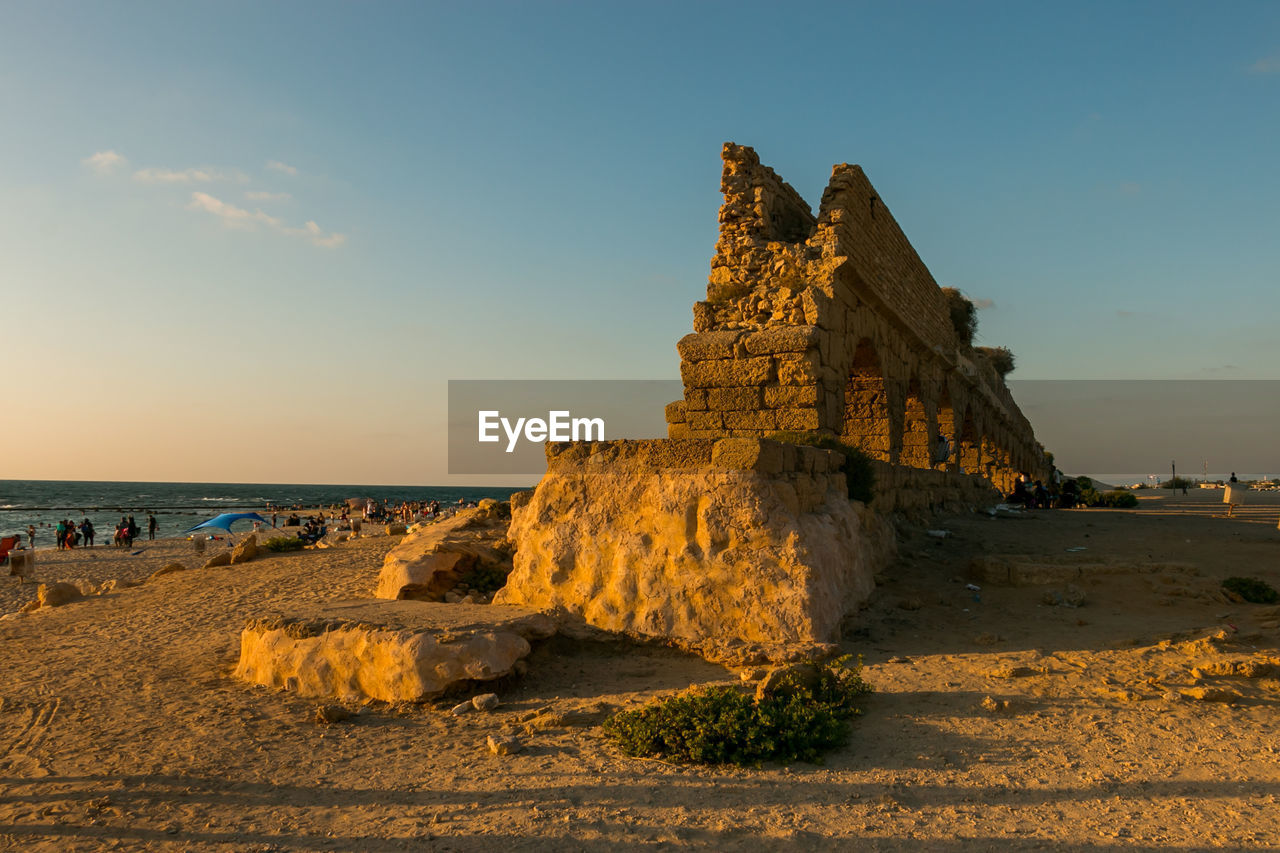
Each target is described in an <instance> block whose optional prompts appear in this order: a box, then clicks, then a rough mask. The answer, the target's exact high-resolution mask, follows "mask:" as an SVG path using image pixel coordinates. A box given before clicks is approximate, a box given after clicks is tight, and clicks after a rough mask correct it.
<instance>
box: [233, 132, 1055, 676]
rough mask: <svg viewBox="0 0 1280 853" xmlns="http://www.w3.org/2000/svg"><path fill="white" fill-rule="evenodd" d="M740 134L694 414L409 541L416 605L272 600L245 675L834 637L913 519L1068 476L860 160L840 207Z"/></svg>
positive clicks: (584, 452)
mask: <svg viewBox="0 0 1280 853" xmlns="http://www.w3.org/2000/svg"><path fill="white" fill-rule="evenodd" d="M723 159H724V171H723V175H722V179H721V188H722V191H723V193H724V204H723V206H722V207H721V208H720V237H719V241H718V242H717V244H716V255H715V257H714V258H713V259H712V262H711V276H710V281H709V283H708V286H707V299H706V300H705V301H703V302H698V303H696V304H695V305H694V323H693V325H694V331H693V333H692V334H690V335H687V336H685V337H684V338H682V339H681V340H680V342H679V344H678V349H679V353H680V357H681V377H682V379H683V382H684V399H683V400H679V401H676V402H674V403H672V404H670V405H669V406H668V407H667V410H666V417H667V423H668V438H666V439H656V440H642V441H628V440H620V441H602V442H576V443H549V444H548V445H547V450H546V452H547V473H546V475H545V476H544V477H543V478H542V480H541V481H540V482H539V483H538V485H537V487H536V489H534V490H533V491H532V492H524V493H518V494H517V495H515V496H513V498H512V501H511V507H510V513H511V518H510V524H509V526H508V524H507V521H506V518H505V512H506V510H505V507H499V506H497V505H490V506H485V507H482V508H480V509H479V510H476V511H473V513H471V514H468V515H466V516H464V517H459V518H455V519H453V520H451V521H447V522H444V523H442V524H440V525H436V526H433V527H428V528H426V529H423V530H422V531H420V532H418V533H414V534H411V535H410V536H408V537H407V538H406V539H405V540H404V541H403V542H402V543H401V545H400V546H399V547H397V548H396V549H394V550H393V551H392V552H391V553H390V554H388V555H387V559H386V563H385V564H384V567H383V571H382V575H381V577H380V578H379V581H378V589H377V593H376V594H377V596H378V597H379V598H383V599H400V600H399V601H394V602H392V601H385V602H382V603H383V604H384V605H386V606H387V607H388V608H390V609H388V610H387V611H386V613H387V614H390V615H387V616H386V619H384V620H383V621H386V620H388V619H389V620H390V621H391V622H392V623H393V624H391V625H390V626H389V627H387V626H382V627H379V626H378V625H377V624H376V621H371V614H372V613H374V612H376V611H375V610H371V609H370V607H369V604H368V603H361V602H348V603H341V604H340V605H335V606H337V607H338V609H339V610H340V609H341V608H342V607H346V608H348V610H350V613H346V612H344V613H343V614H341V616H342V618H339V619H338V620H337V621H334V620H335V617H336V616H337V615H338V614H336V613H331V612H328V610H333V608H332V607H331V608H328V610H326V612H324V613H314V612H311V611H307V612H301V611H300V612H299V613H295V614H283V615H279V614H278V615H275V616H272V617H271V618H268V619H265V620H257V621H256V622H254V623H251V624H250V626H249V627H247V628H246V629H245V632H244V634H243V635H242V638H241V642H242V655H241V665H240V667H239V669H238V672H239V673H240V675H241V677H243V678H246V679H247V680H250V681H255V682H257V683H260V684H274V685H277V686H279V685H282V684H284V685H290V684H292V685H293V686H294V688H295V689H298V690H300V691H302V692H309V693H311V694H312V695H323V694H325V693H328V694H329V695H356V694H360V693H364V694H365V695H377V696H379V697H397V698H401V699H414V700H417V699H422V698H429V697H430V696H432V695H438V693H439V692H440V691H441V690H443V689H446V688H447V687H448V685H449V684H450V683H454V682H456V680H457V679H464V678H469V679H473V680H483V679H491V678H496V677H500V676H501V675H503V674H504V673H506V672H508V671H510V668H511V667H512V666H513V665H514V662H515V660H516V659H518V658H519V657H522V656H523V655H524V654H526V653H527V652H528V649H529V641H530V640H535V639H537V638H540V637H543V636H546V635H547V634H549V633H550V632H551V631H553V630H554V631H560V632H565V631H570V632H573V631H585V632H587V633H588V634H589V633H590V632H592V631H599V632H607V633H611V634H625V635H630V636H635V637H643V638H657V639H661V640H664V641H668V642H674V643H676V644H677V645H680V646H683V647H685V648H689V649H692V650H695V651H697V652H699V653H701V654H703V655H704V656H706V657H708V658H712V659H718V660H722V661H732V662H746V661H759V660H780V659H788V658H795V657H796V656H798V655H800V656H803V655H807V654H812V653H813V652H814V651H815V650H817V651H822V650H823V647H824V646H825V647H826V648H827V649H829V648H830V646H829V644H831V643H834V642H836V641H838V640H839V638H840V634H841V627H842V623H844V622H845V621H846V620H848V619H849V618H851V617H853V618H856V612H857V610H858V608H859V607H860V606H861V605H862V604H863V603H864V602H865V601H866V599H867V598H868V597H869V596H870V594H871V592H872V589H873V587H874V575H875V573H876V572H877V571H880V570H881V569H883V568H884V567H886V566H888V565H889V563H890V562H891V561H892V559H893V556H894V553H895V550H896V545H895V537H894V530H893V522H892V519H893V518H895V517H900V516H903V515H907V516H911V515H920V516H922V515H924V514H927V513H929V512H931V511H937V510H960V509H966V508H969V507H973V506H976V505H979V504H990V503H992V502H994V501H995V500H997V499H998V497H999V492H1000V491H1005V490H1008V489H1010V488H1011V487H1012V484H1013V480H1014V479H1015V478H1016V476H1017V475H1018V474H1019V473H1026V474H1028V475H1029V476H1031V477H1032V478H1033V479H1046V478H1047V477H1048V475H1049V473H1050V471H1051V466H1050V464H1049V460H1048V458H1047V457H1046V454H1045V453H1044V449H1043V448H1042V447H1041V446H1040V445H1039V444H1038V443H1037V442H1036V440H1035V436H1034V434H1033V433H1032V429H1031V425H1030V423H1029V422H1028V421H1027V419H1026V418H1025V417H1024V416H1023V415H1022V413H1021V411H1020V410H1019V409H1018V406H1017V404H1016V403H1015V402H1014V400H1013V397H1012V396H1011V395H1010V393H1009V390H1008V388H1007V387H1006V386H1005V383H1004V380H1003V378H1002V376H1001V374H1000V373H999V372H998V371H997V369H996V366H995V365H994V364H992V363H991V361H990V360H989V359H988V358H987V357H986V356H984V354H983V353H982V352H981V351H978V350H975V349H973V348H972V347H971V346H969V344H968V343H967V342H965V341H963V340H961V338H960V336H959V335H958V334H957V331H956V329H955V327H954V325H953V323H952V319H951V315H950V311H949V307H948V303H947V301H946V297H945V296H944V294H943V292H942V290H941V289H940V288H939V287H938V285H937V283H936V282H935V281H934V279H933V277H932V276H931V275H930V274H929V271H928V269H927V268H926V267H925V265H924V263H923V262H922V261H921V260H920V258H919V256H918V255H917V254H916V252H915V250H914V249H913V248H912V247H911V244H910V243H909V242H908V241H907V238H906V237H905V235H903V233H902V231H901V229H900V228H899V227H898V224H897V223H896V222H895V221H894V219H893V216H892V215H891V214H890V212H889V209H888V207H887V206H886V205H885V204H884V202H883V201H882V200H881V198H880V197H879V195H878V194H877V193H876V191H875V189H874V188H873V187H872V186H871V184H870V182H869V181H868V180H867V178H866V176H865V175H864V174H863V172H862V170H861V169H860V168H859V167H857V166H849V165H843V164H842V165H837V166H836V167H835V168H834V169H833V172H832V177H831V182H830V184H829V185H828V187H827V189H826V191H825V192H824V193H823V196H822V203H821V206H820V209H819V212H818V215H817V216H814V215H813V213H812V212H811V211H810V209H809V207H808V205H807V204H806V203H805V202H804V200H803V199H802V198H801V197H800V195H799V194H798V193H797V192H796V191H795V190H794V189H792V188H791V187H790V186H789V185H788V184H786V183H785V182H783V181H782V180H781V179H780V178H779V177H778V176H777V175H776V174H775V173H774V172H773V170H772V169H769V168H768V167H766V166H763V165H761V163H760V160H759V158H758V157H757V156H756V153H755V152H754V151H752V150H751V149H750V148H746V147H743V146H739V145H735V144H733V143H728V144H726V145H725V147H724V152H723ZM795 433H806V434H809V436H811V437H812V436H825V437H828V438H831V439H836V440H838V441H840V442H843V443H845V444H848V445H854V446H856V447H858V448H861V449H862V450H863V451H865V453H867V454H868V455H869V456H870V457H871V459H872V460H873V461H872V463H871V464H872V466H873V468H874V473H875V486H874V493H873V495H874V496H873V499H872V501H871V502H870V504H865V503H862V502H860V501H855V500H851V499H850V491H849V484H848V482H847V480H846V476H845V472H844V470H843V468H844V466H845V464H846V463H845V456H844V455H843V454H842V453H840V452H838V451H835V450H827V449H820V448H818V447H810V446H805V445H804V444H801V443H797V436H795ZM940 436H941V437H944V438H945V439H946V441H945V442H943V441H940V440H939V438H940ZM512 549H514V554H513V553H512ZM494 572H498V573H499V574H504V575H505V584H503V585H502V586H501V588H500V589H498V590H497V591H496V593H495V594H494V595H493V599H492V600H493V606H492V607H464V610H466V611H468V612H470V613H472V614H475V615H473V616H471V617H466V618H463V619H462V622H458V619H459V618H460V617H459V616H458V615H457V608H458V607H459V606H460V605H452V604H443V603H432V602H440V601H441V600H442V599H443V598H446V597H447V596H448V595H449V594H450V593H451V592H452V593H453V594H454V595H459V594H460V592H461V591H466V592H467V593H468V595H467V596H466V597H465V600H467V601H476V600H477V599H475V598H472V596H473V595H475V596H479V599H478V600H479V601H483V600H485V598H486V595H485V590H484V589H483V584H477V582H476V581H475V580H474V579H475V578H476V577H479V576H481V575H484V576H486V577H492V576H493V573H494ZM508 572H509V574H508ZM403 599H425V600H421V601H405V600H403ZM477 611H486V612H488V613H489V614H490V615H488V616H483V617H482V616H480V615H479V614H478V613H477ZM450 614H453V615H450ZM539 615H541V617H543V618H539ZM547 616H550V617H551V620H550V622H548V621H546V619H545V617H547ZM468 620H470V621H468ZM454 623H457V624H454ZM463 623H465V624H463ZM353 650H354V651H353ZM458 650H463V652H462V653H461V654H457V653H456V652H458ZM357 652H359V653H360V654H363V655H364V656H365V657H367V658H368V660H367V661H364V660H363V659H362V658H360V654H357ZM450 679H453V681H451V680H450Z"/></svg>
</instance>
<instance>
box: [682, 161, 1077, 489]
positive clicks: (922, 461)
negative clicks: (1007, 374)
mask: <svg viewBox="0 0 1280 853" xmlns="http://www.w3.org/2000/svg"><path fill="white" fill-rule="evenodd" d="M722 156H723V161H724V169H723V172H722V174H721V185H720V186H721V191H722V192H723V194H724V203H723V205H722V206H721V208H720V215H719V221H720V234H719V239H718V240H717V242H716V247H715V256H714V257H713V258H712V260H711V274H710V277H709V278H708V281H707V300H706V301H705V302H698V303H696V304H695V305H694V322H693V326H694V333H693V334H691V335H687V336H686V337H684V338H683V339H682V340H681V341H680V342H679V344H678V345H677V350H678V351H679V353H680V358H681V377H682V379H683V381H684V386H685V407H684V408H683V409H681V408H679V407H674V408H671V409H669V410H668V412H667V414H668V425H669V426H668V435H669V436H670V437H672V438H677V437H679V438H684V437H722V436H735V437H751V436H756V437H758V436H763V435H766V434H768V433H769V432H771V431H775V430H822V431H825V432H826V433H828V434H831V435H838V436H841V437H842V438H844V439H845V440H846V441H848V442H850V443H852V444H856V445H858V446H860V447H861V448H862V449H863V450H865V451H866V452H867V453H869V454H870V455H872V457H873V458H875V459H877V460H879V461H882V462H885V463H888V464H891V465H893V466H895V467H906V468H910V469H917V470H924V471H934V470H937V471H938V473H946V474H948V475H950V476H951V477H953V478H955V479H957V480H958V479H960V478H961V477H963V476H964V475H969V474H977V475H979V476H981V477H982V478H983V479H985V480H987V481H989V483H990V484H992V485H995V486H996V487H997V488H1000V489H1003V490H1005V491H1008V490H1009V489H1010V488H1011V487H1012V482H1013V480H1014V479H1015V478H1016V476H1017V474H1019V473H1026V474H1028V475H1029V476H1030V477H1031V478H1032V479H1042V480H1043V479H1047V478H1048V477H1049V474H1050V471H1051V467H1050V464H1049V459H1048V458H1047V457H1046V455H1045V452H1044V448H1043V447H1042V446H1040V445H1039V444H1038V443H1037V442H1036V440H1035V435H1034V433H1033V431H1032V429H1031V425H1030V423H1029V422H1028V421H1027V419H1026V417H1025V416H1024V415H1023V414H1022V412H1021V411H1020V410H1019V408H1018V406H1017V403H1016V402H1015V401H1014V399H1013V397H1012V395H1011V394H1010V393H1009V389H1008V387H1007V386H1006V384H1005V382H1004V378H1003V376H1002V375H1001V374H1000V373H999V372H998V371H997V370H996V367H995V365H994V362H993V361H992V359H991V358H989V357H987V355H986V354H984V352H983V351H982V350H981V348H979V349H974V348H973V347H972V345H971V342H970V341H969V340H968V339H967V338H965V337H964V336H963V333H962V332H960V331H958V327H957V326H956V324H955V322H953V314H952V311H951V309H952V307H953V303H954V301H955V299H956V298H957V295H955V294H950V293H948V292H946V291H943V290H942V289H941V288H939V287H938V285H937V283H936V282H935V281H934V279H933V276H932V275H931V274H930V272H929V270H928V269H927V268H926V267H925V265H924V263H923V262H922V261H921V259H920V257H919V256H918V255H917V253H916V251H915V249H914V248H913V247H912V246H911V243H910V241H908V240H907V238H906V235H905V234H903V233H902V230H901V229H900V228H899V226H898V224H897V222H896V221H895V220H894V217H893V215H892V214H891V213H890V212H889V210H888V208H887V207H886V206H885V204H884V202H883V201H882V200H881V198H880V197H879V195H878V194H877V193H876V191H875V188H874V187H873V186H872V185H871V183H870V181H869V180H867V177H866V175H865V174H864V173H863V171H862V169H861V168H860V167H858V166H851V165H848V164H839V165H837V166H835V167H834V168H833V170H832V175H831V181H830V183H829V184H828V186H827V189H826V191H825V192H824V193H823V196H822V202H821V210H820V212H819V214H818V215H817V216H816V217H815V216H814V215H813V213H812V212H811V211H810V209H809V207H808V204H807V203H806V202H805V201H804V199H803V198H801V197H800V195H799V193H797V192H796V191H795V189H794V188H792V187H791V186H789V185H788V184H787V183H786V182H785V181H783V180H782V179H781V178H780V177H779V176H778V175H777V174H776V173H775V172H774V171H773V170H772V169H770V168H769V167H767V166H765V165H763V164H761V163H760V160H759V157H758V156H757V155H756V153H755V152H754V151H752V150H751V149H750V148H747V147H745V146H740V145H735V144H733V143H727V144H726V145H725V147H724V150H723V155H722ZM868 200H870V202H868ZM778 387H781V388H794V389H796V390H797V393H794V394H792V393H786V392H784V391H778V390H775V389H777V388H778ZM800 389H803V391H802V392H801V391H800ZM716 390H720V391H724V392H729V391H732V392H733V393H718V394H703V395H698V394H695V393H694V392H697V391H716ZM761 391H764V392H765V393H764V396H763V399H762V400H760V401H759V402H752V397H753V396H755V395H757V394H759V392H761ZM773 410H777V411H773ZM695 412H700V413H701V414H699V415H697V416H696V417H695V416H694V414H693V413H695ZM939 436H943V437H945V438H946V439H947V442H948V445H947V449H946V450H945V452H944V453H945V457H944V458H935V455H936V453H937V452H939V451H937V447H938V446H939ZM919 487H920V486H919V484H918V483H910V484H903V485H900V486H898V487H896V489H895V490H893V491H892V492H891V493H890V495H889V497H890V499H889V500H887V501H884V502H882V506H883V507H886V508H888V509H889V511H892V512H901V513H906V514H914V513H917V512H925V511H927V510H929V509H932V508H935V507H937V505H938V504H939V503H943V502H947V501H948V500H949V499H944V498H938V497H936V496H935V495H928V496H925V497H923V498H921V497H920V496H919V495H918V494H917V492H916V490H917V489H918V488H919ZM928 487H929V486H926V488H928ZM946 488H949V489H954V488H960V489H961V490H963V488H964V487H963V486H962V485H961V486H956V485H954V484H953V485H948V486H947V487H946ZM881 491H885V492H889V490H888V489H883V490H881Z"/></svg>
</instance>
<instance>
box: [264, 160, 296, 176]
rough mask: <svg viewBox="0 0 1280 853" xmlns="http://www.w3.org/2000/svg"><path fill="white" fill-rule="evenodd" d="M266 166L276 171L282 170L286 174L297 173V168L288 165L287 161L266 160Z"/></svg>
mask: <svg viewBox="0 0 1280 853" xmlns="http://www.w3.org/2000/svg"><path fill="white" fill-rule="evenodd" d="M267 168H268V169H272V170H274V171H277V172H284V173H285V174H286V175H297V174H298V170H297V168H295V167H293V166H290V165H289V164H288V163H281V162H280V161H279V160H268V161H267Z"/></svg>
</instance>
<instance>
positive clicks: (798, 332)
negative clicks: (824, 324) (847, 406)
mask: <svg viewBox="0 0 1280 853" xmlns="http://www.w3.org/2000/svg"><path fill="white" fill-rule="evenodd" d="M820 338H821V330H820V329H819V328H818V327H817V326H776V327H773V328H768V329H762V330H761V331H759V332H755V333H753V334H750V335H747V336H746V337H745V338H743V341H742V343H743V345H744V346H745V347H746V350H747V352H749V353H751V354H752V355H774V354H777V353H782V352H808V351H809V350H810V349H813V348H814V347H816V346H818V342H819V340H820ZM681 357H682V358H683V357H684V356H683V353H682V354H681Z"/></svg>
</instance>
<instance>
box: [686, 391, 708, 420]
mask: <svg viewBox="0 0 1280 853" xmlns="http://www.w3.org/2000/svg"><path fill="white" fill-rule="evenodd" d="M708 390H710V389H708V388H686V389H684V410H685V418H686V420H687V419H688V413H689V412H705V411H706V410H707V391H708Z"/></svg>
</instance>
